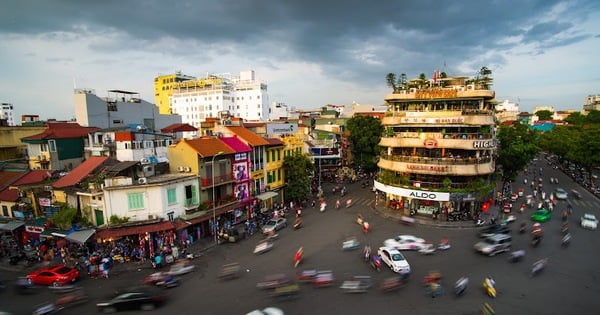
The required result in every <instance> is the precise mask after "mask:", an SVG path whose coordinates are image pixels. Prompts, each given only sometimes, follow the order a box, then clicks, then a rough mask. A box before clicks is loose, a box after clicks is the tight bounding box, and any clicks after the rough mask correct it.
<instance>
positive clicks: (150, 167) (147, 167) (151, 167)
mask: <svg viewBox="0 0 600 315" xmlns="http://www.w3.org/2000/svg"><path fill="white" fill-rule="evenodd" d="M143 170H144V173H149V172H154V167H153V166H152V165H145V166H144V168H143Z"/></svg>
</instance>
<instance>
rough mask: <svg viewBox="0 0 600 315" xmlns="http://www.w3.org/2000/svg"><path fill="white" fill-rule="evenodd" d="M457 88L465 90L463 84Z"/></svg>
mask: <svg viewBox="0 0 600 315" xmlns="http://www.w3.org/2000/svg"><path fill="white" fill-rule="evenodd" d="M457 90H459V91H464V90H465V87H464V86H462V85H461V86H459V87H458V88H457Z"/></svg>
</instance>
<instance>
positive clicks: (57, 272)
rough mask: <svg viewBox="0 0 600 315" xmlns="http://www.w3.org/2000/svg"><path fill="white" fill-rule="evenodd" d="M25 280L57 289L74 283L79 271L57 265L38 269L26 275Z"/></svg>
mask: <svg viewBox="0 0 600 315" xmlns="http://www.w3.org/2000/svg"><path fill="white" fill-rule="evenodd" d="M26 278H27V281H29V282H30V283H32V284H39V285H51V286H53V287H57V286H61V285H65V284H67V283H70V282H75V281H76V280H77V279H78V278H79V270H77V269H74V268H69V267H67V266H65V265H62V264H59V265H56V266H49V267H44V268H41V269H38V270H36V271H34V272H32V273H30V274H28V275H27V276H26Z"/></svg>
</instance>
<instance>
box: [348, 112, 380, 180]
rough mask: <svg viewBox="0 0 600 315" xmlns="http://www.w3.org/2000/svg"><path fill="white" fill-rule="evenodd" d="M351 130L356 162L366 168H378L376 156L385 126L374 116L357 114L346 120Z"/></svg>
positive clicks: (352, 148)
mask: <svg viewBox="0 0 600 315" xmlns="http://www.w3.org/2000/svg"><path fill="white" fill-rule="evenodd" d="M346 128H347V129H348V131H349V132H350V138H349V140H350V143H351V144H352V147H351V152H352V155H353V156H354V161H355V163H356V164H357V165H358V166H360V167H362V168H363V169H366V170H375V169H377V160H376V157H377V155H378V153H379V141H380V140H381V133H382V132H383V126H382V125H381V121H379V119H377V118H375V117H373V116H355V117H352V118H350V119H348V121H347V122H346Z"/></svg>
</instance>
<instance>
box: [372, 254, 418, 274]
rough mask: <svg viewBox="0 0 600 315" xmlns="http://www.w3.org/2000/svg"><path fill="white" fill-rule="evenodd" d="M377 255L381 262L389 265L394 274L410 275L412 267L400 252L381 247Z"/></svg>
mask: <svg viewBox="0 0 600 315" xmlns="http://www.w3.org/2000/svg"><path fill="white" fill-rule="evenodd" d="M377 255H379V257H381V261H382V262H383V263H385V264H386V265H388V267H390V269H392V271H393V272H396V273H400V274H403V275H404V274H409V273H410V265H409V264H408V261H406V258H404V256H402V253H400V251H399V250H396V249H393V248H389V247H379V249H378V250H377Z"/></svg>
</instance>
